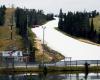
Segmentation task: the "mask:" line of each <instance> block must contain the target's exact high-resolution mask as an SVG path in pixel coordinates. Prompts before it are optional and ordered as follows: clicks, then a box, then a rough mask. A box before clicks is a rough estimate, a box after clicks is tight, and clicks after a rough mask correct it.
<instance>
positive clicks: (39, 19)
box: [15, 8, 53, 58]
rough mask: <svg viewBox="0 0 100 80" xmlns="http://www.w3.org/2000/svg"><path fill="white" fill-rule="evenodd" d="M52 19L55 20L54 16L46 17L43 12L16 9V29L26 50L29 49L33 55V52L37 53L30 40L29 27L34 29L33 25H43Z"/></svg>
mask: <svg viewBox="0 0 100 80" xmlns="http://www.w3.org/2000/svg"><path fill="white" fill-rule="evenodd" d="M52 19H53V14H47V15H45V14H44V12H43V10H35V9H22V8H16V10H15V23H16V28H17V29H18V34H20V35H21V36H22V38H23V41H24V43H25V47H26V49H28V50H29V51H31V52H32V53H33V52H34V53H35V51H34V47H33V45H32V42H31V40H30V38H29V34H28V33H29V32H28V27H30V28H31V27H33V25H42V24H43V23H45V22H46V21H48V20H52ZM30 55H32V54H30ZM34 58H35V55H34Z"/></svg>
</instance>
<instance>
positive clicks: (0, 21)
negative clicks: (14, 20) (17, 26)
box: [0, 5, 6, 26]
mask: <svg viewBox="0 0 100 80" xmlns="http://www.w3.org/2000/svg"><path fill="white" fill-rule="evenodd" d="M5 10H6V7H5V6H4V5H3V6H1V7H0V26H2V25H4V23H5Z"/></svg>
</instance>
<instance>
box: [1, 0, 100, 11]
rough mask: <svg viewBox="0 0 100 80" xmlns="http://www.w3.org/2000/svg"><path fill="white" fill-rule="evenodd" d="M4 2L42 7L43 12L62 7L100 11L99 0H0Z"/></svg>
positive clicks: (64, 8)
mask: <svg viewBox="0 0 100 80" xmlns="http://www.w3.org/2000/svg"><path fill="white" fill-rule="evenodd" d="M2 4H5V5H7V6H11V4H14V5H15V6H20V7H24V6H25V7H26V8H35V9H43V10H44V11H45V12H53V13H58V12H59V9H60V8H62V9H63V11H64V12H67V11H84V10H85V9H86V10H89V11H91V10H95V9H96V10H98V11H100V0H0V5H2Z"/></svg>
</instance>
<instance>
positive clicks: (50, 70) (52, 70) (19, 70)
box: [0, 66, 100, 74]
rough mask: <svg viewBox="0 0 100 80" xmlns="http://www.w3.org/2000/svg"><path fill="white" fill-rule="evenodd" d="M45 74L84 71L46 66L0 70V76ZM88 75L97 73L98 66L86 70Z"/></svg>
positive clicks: (76, 68)
mask: <svg viewBox="0 0 100 80" xmlns="http://www.w3.org/2000/svg"><path fill="white" fill-rule="evenodd" d="M45 71H46V72H47V73H53V74H54V73H56V74H57V73H70V74H73V73H85V72H86V69H85V67H84V66H77V67H76V66H71V67H70V66H66V67H58V66H48V67H46V69H45V68H38V67H27V68H23V67H18V68H9V69H8V68H0V74H3V73H4V74H5V73H6V74H7V73H8V74H11V73H14V74H20V73H34V72H35V73H39V72H45ZM88 72H89V73H99V72H100V66H98V67H97V66H91V67H89V68H88Z"/></svg>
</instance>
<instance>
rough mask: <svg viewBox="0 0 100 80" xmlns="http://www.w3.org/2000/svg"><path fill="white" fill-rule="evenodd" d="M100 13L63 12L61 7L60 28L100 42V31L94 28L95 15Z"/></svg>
mask: <svg viewBox="0 0 100 80" xmlns="http://www.w3.org/2000/svg"><path fill="white" fill-rule="evenodd" d="M97 15H99V13H98V12H97V11H96V10H94V11H92V12H86V11H84V12H74V13H73V12H68V13H67V14H66V13H63V12H62V9H60V13H59V22H58V28H59V29H60V30H61V31H64V32H66V33H68V34H70V35H72V36H77V37H81V38H85V39H89V40H91V41H93V42H96V43H100V33H98V32H97V31H96V29H95V28H94V23H93V21H94V17H96V16H97Z"/></svg>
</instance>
